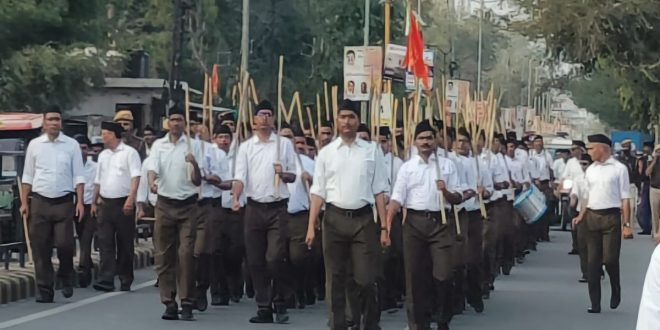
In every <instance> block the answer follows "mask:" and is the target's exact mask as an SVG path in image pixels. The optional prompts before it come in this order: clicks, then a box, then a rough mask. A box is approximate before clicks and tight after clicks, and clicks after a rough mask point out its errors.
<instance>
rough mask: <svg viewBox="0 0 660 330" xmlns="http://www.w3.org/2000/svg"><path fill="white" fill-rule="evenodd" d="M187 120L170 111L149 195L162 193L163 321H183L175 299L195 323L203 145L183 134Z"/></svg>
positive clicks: (158, 252) (158, 232)
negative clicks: (200, 145)
mask: <svg viewBox="0 0 660 330" xmlns="http://www.w3.org/2000/svg"><path fill="white" fill-rule="evenodd" d="M185 125H186V122H185V117H184V113H183V110H182V109H180V108H177V107H174V108H171V109H170V110H169V116H168V126H169V129H170V131H169V133H167V134H166V135H165V137H163V138H162V139H160V140H158V141H156V143H154V146H153V148H152V149H151V152H150V156H149V157H153V167H152V169H150V170H149V186H150V187H151V192H152V193H155V194H158V200H157V202H156V210H155V215H156V225H155V228H154V243H155V246H156V248H155V253H154V255H155V263H156V267H155V268H156V272H157V273H158V282H159V286H158V288H159V290H160V300H161V303H163V304H164V305H165V306H166V307H165V313H163V316H162V319H164V320H177V319H179V314H178V306H177V303H176V296H177V294H178V295H179V298H180V301H181V308H182V309H181V319H182V320H186V321H192V320H193V319H194V318H193V307H194V304H195V277H194V262H193V252H194V244H195V230H196V227H195V220H196V215H197V213H196V212H195V211H196V204H197V199H198V192H199V186H200V185H201V183H202V175H201V169H200V167H201V165H200V163H202V153H201V150H200V148H199V144H197V143H193V141H192V140H191V139H190V138H189V137H188V136H186V135H185V134H184V129H185Z"/></svg>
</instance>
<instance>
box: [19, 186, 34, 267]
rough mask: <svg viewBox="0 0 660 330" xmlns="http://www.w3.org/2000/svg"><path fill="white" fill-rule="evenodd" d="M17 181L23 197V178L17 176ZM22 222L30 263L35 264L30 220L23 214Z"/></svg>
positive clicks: (20, 194) (28, 206)
mask: <svg viewBox="0 0 660 330" xmlns="http://www.w3.org/2000/svg"><path fill="white" fill-rule="evenodd" d="M16 180H17V186H18V195H19V196H23V182H21V177H19V176H17V177H16ZM28 203H29V199H28ZM25 207H27V208H28V210H29V209H30V205H25ZM21 220H22V222H23V238H24V239H25V246H26V248H27V254H28V263H31V264H34V259H33V258H32V241H30V227H29V226H28V218H27V217H26V216H24V215H23V214H21Z"/></svg>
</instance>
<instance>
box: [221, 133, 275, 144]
mask: <svg viewBox="0 0 660 330" xmlns="http://www.w3.org/2000/svg"><path fill="white" fill-rule="evenodd" d="M252 138H253V139H254V143H263V142H261V140H260V139H259V136H258V135H257V134H254V135H253V136H252ZM275 141H277V135H276V134H275V133H274V132H270V136H268V141H266V143H270V142H275ZM232 142H233V141H232Z"/></svg>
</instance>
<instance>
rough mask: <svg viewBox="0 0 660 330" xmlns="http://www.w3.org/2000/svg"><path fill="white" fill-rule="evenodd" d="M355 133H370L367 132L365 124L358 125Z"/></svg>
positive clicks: (367, 128)
mask: <svg viewBox="0 0 660 330" xmlns="http://www.w3.org/2000/svg"><path fill="white" fill-rule="evenodd" d="M357 131H358V132H367V133H371V132H369V127H368V126H367V124H365V123H360V125H359V126H358V129H357Z"/></svg>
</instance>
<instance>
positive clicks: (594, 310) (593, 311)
mask: <svg viewBox="0 0 660 330" xmlns="http://www.w3.org/2000/svg"><path fill="white" fill-rule="evenodd" d="M587 312H588V313H590V314H598V313H600V307H598V308H594V307H591V308H589V309H587Z"/></svg>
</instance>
